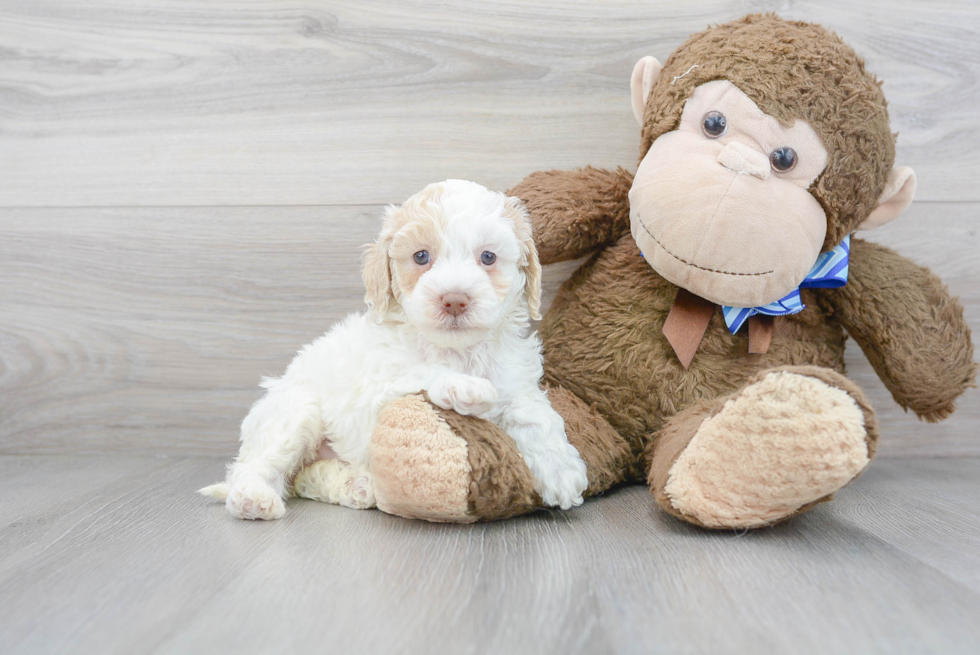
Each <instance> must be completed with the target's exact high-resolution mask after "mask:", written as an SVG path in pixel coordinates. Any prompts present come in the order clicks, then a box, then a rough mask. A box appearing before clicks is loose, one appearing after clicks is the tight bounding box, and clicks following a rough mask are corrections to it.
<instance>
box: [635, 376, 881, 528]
mask: <svg viewBox="0 0 980 655" xmlns="http://www.w3.org/2000/svg"><path fill="white" fill-rule="evenodd" d="M877 440H878V427H877V422H876V420H875V415H874V412H873V410H872V409H871V405H870V404H869V403H868V400H867V399H866V398H865V396H864V393H863V392H862V391H861V390H860V389H859V388H858V387H857V386H856V385H855V384H854V383H853V382H851V381H850V380H848V379H847V378H845V377H844V376H842V375H840V374H839V373H836V372H835V371H832V370H830V369H825V368H820V367H815V366H790V367H784V368H778V369H772V370H769V371H764V372H762V373H760V374H759V375H757V376H756V377H755V378H754V379H753V380H751V381H750V382H749V383H747V384H746V385H745V386H744V387H743V388H742V389H740V390H739V391H737V392H735V393H733V394H731V395H729V396H726V397H723V398H718V399H715V400H714V401H711V402H706V403H702V404H700V405H698V406H695V407H689V408H687V409H686V410H684V411H682V412H680V413H678V414H677V415H676V416H674V417H672V418H671V419H670V420H669V421H668V422H667V424H666V425H665V426H664V427H663V428H662V429H661V430H660V431H659V433H658V434H657V436H656V439H655V440H654V443H653V457H652V462H651V466H650V474H649V479H648V481H649V483H650V487H651V491H652V492H653V495H654V497H655V498H656V499H657V502H658V503H659V504H660V506H661V507H663V508H664V509H665V510H666V511H667V512H669V513H670V514H673V515H674V516H676V517H678V518H681V519H683V520H685V521H688V522H690V523H695V524H697V525H701V526H704V527H708V528H758V527H763V526H767V525H771V524H773V523H777V522H779V521H782V520H784V519H787V518H789V517H791V516H793V515H795V514H799V513H801V512H804V511H806V510H808V509H810V508H811V507H813V506H814V505H816V504H818V503H821V502H824V501H827V500H830V499H831V497H832V496H833V493H834V492H835V491H837V490H838V489H840V488H841V487H843V486H845V485H846V484H848V483H849V482H851V481H852V480H854V479H855V478H857V477H858V476H859V475H860V474H861V473H862V472H863V471H864V469H865V468H866V467H867V465H868V463H869V461H870V460H871V458H872V457H874V451H875V446H876V443H877Z"/></svg>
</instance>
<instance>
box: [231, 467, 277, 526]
mask: <svg viewBox="0 0 980 655" xmlns="http://www.w3.org/2000/svg"><path fill="white" fill-rule="evenodd" d="M225 507H227V508H228V511H229V512H230V513H231V515H232V516H234V517H236V518H240V519H249V520H263V521H271V520H273V519H280V518H282V517H283V515H284V514H285V513H286V504H285V503H283V502H282V498H280V497H279V494H278V493H276V490H275V489H273V488H272V485H270V484H269V483H268V482H266V481H265V480H263V479H262V478H261V477H259V476H257V475H250V476H247V477H242V478H239V479H238V480H236V481H235V482H234V483H233V484H232V485H231V489H230V490H229V492H228V499H227V500H226V501H225Z"/></svg>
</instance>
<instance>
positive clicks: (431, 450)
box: [371, 395, 477, 523]
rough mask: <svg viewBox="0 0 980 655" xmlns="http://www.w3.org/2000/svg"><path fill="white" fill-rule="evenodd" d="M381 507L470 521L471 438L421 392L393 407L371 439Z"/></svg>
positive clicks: (430, 518) (419, 515) (376, 492)
mask: <svg viewBox="0 0 980 655" xmlns="http://www.w3.org/2000/svg"><path fill="white" fill-rule="evenodd" d="M371 473H372V474H373V476H374V495H375V500H376V502H377V506H378V509H380V510H382V511H384V512H387V513H388V514H395V515H397V516H403V517H405V518H421V519H426V520H428V521H446V522H454V523H469V522H472V521H476V520H477V518H476V517H475V516H470V515H469V514H468V512H467V510H468V499H469V490H470V489H469V487H470V473H471V468H470V463H469V459H468V455H467V448H466V441H464V440H463V439H462V438H461V437H458V436H456V435H455V434H453V431H452V429H451V428H450V427H449V425H448V424H447V423H446V422H445V421H444V420H442V418H441V417H440V416H439V415H438V414H437V413H436V411H435V409H434V408H433V407H432V406H431V405H430V404H429V403H428V402H426V400H425V399H424V398H423V397H422V396H420V395H416V396H407V397H405V398H402V399H400V400H397V401H395V402H393V403H391V404H390V405H388V406H387V407H386V408H385V409H384V410H382V412H381V414H380V416H379V417H378V426H377V427H376V428H375V431H374V435H373V439H372V441H371Z"/></svg>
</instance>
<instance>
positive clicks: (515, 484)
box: [432, 405, 541, 521]
mask: <svg viewBox="0 0 980 655" xmlns="http://www.w3.org/2000/svg"><path fill="white" fill-rule="evenodd" d="M432 407H433V409H434V410H435V411H436V412H438V414H439V416H440V418H442V420H444V421H445V422H446V423H448V424H449V427H451V428H452V429H453V432H455V433H456V434H458V435H460V436H462V437H463V438H464V439H465V440H466V449H467V454H468V456H469V460H470V468H471V470H472V474H471V477H470V493H469V499H468V504H469V508H468V511H467V513H468V514H469V515H470V516H475V517H477V518H479V519H480V520H481V521H489V520H494V519H506V518H510V517H511V516H517V515H519V514H527V513H528V512H530V511H533V510H535V509H538V508H539V507H541V498H540V497H539V496H538V494H536V493H535V492H534V477H533V476H532V475H531V472H530V471H529V470H528V468H527V466H525V464H524V460H523V459H521V454H520V451H518V450H517V444H515V443H514V440H513V439H511V438H510V437H508V436H507V434H506V433H505V432H503V431H502V430H501V429H500V428H498V427H497V426H496V425H494V424H493V423H490V422H489V421H483V420H480V419H475V418H472V417H469V416H460V415H459V414H457V413H456V412H453V411H449V410H445V409H440V408H438V407H435V406H434V405H433V406H432Z"/></svg>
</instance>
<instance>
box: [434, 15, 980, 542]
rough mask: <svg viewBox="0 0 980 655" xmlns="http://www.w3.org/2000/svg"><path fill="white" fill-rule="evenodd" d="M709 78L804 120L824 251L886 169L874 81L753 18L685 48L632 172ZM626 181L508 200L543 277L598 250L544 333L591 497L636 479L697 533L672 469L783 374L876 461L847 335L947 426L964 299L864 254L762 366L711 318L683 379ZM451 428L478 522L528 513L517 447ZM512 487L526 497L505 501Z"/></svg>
mask: <svg viewBox="0 0 980 655" xmlns="http://www.w3.org/2000/svg"><path fill="white" fill-rule="evenodd" d="M694 64H697V65H698V67H697V68H694V69H693V70H689V69H690V68H691V66H693V65H694ZM685 73H686V74H685ZM675 77H677V79H676V81H675V84H673V85H672V84H671V82H672V81H674V78H675ZM716 79H728V80H730V81H732V82H733V83H734V84H735V85H736V86H737V87H739V88H740V89H742V90H743V91H744V92H745V93H747V94H748V95H749V97H751V98H752V99H753V100H754V101H755V102H756V103H757V104H758V105H759V107H760V108H761V109H763V110H764V111H765V112H767V113H769V114H770V115H772V116H775V117H776V118H778V119H779V120H781V121H783V122H786V123H790V122H792V121H793V119H795V118H803V119H805V120H807V122H809V123H810V125H811V126H812V127H813V128H814V130H816V132H817V133H818V134H819V136H820V137H821V139H822V140H823V141H824V144H825V146H826V148H827V151H828V153H829V155H830V159H829V163H828V165H827V168H826V169H825V171H824V172H823V173H822V174H821V176H820V177H819V178H818V179H817V180H816V181H815V182H814V184H813V186H812V187H811V189H810V191H811V193H812V194H813V195H814V197H815V198H816V199H817V200H818V201H819V202H820V203H821V205H822V206H823V207H824V209H825V211H826V213H827V241H826V244H825V245H827V246H832V245H836V244H837V243H839V242H840V240H841V239H842V238H843V236H845V235H847V234H850V233H851V232H852V231H853V230H854V228H855V227H856V226H857V225H858V224H859V223H860V222H861V221H863V220H864V219H866V218H867V217H868V215H869V214H870V212H871V211H872V210H873V209H874V207H875V206H876V204H877V199H878V197H879V195H880V194H881V191H882V189H883V187H884V184H885V180H886V179H887V175H888V171H889V170H890V169H891V167H892V163H893V160H894V146H893V138H892V135H891V133H890V132H889V130H888V114H887V110H886V107H885V101H884V97H883V96H882V94H881V90H880V88H879V85H878V83H877V82H876V81H875V79H874V78H873V77H872V76H871V75H869V74H867V73H866V72H865V71H864V66H863V63H862V62H861V59H860V58H859V57H858V56H857V55H856V54H854V52H853V51H852V50H851V49H850V48H848V47H847V46H846V45H844V44H843V43H842V42H841V41H840V39H839V38H837V37H836V36H835V35H833V34H831V33H830V32H828V31H827V30H825V29H823V28H821V27H819V26H815V25H808V24H805V23H792V22H787V21H782V20H780V19H778V18H776V17H774V16H749V17H746V18H744V19H742V20H738V21H734V22H733V23H729V24H727V25H722V26H718V27H713V28H710V29H708V30H706V31H705V32H702V33H700V34H697V35H695V36H693V37H691V39H689V40H688V42H686V43H685V44H684V45H682V46H681V47H680V48H679V49H678V50H677V51H676V52H675V53H674V54H673V55H672V56H671V57H670V59H669V60H668V61H667V64H666V65H665V67H664V71H663V74H662V75H661V77H660V78H659V80H658V81H657V82H656V84H655V85H654V87H653V90H652V92H651V94H650V96H649V99H648V103H647V106H646V113H645V124H644V127H643V143H642V146H641V157H642V155H643V154H645V153H646V152H647V150H648V149H649V147H650V145H651V143H652V142H653V141H654V139H656V138H657V137H658V136H660V135H661V134H664V133H665V132H668V131H670V130H673V129H674V128H675V127H676V126H677V124H678V121H679V119H680V115H681V110H682V109H683V104H684V101H685V100H686V99H687V97H688V96H689V95H690V94H691V93H692V92H693V90H694V89H695V88H696V87H697V86H698V85H700V84H703V83H705V82H708V81H711V80H716ZM630 184H631V179H630V175H629V174H628V173H627V172H625V171H623V170H621V169H620V170H618V171H615V172H612V171H600V170H596V169H593V168H587V169H583V170H579V171H573V172H565V173H562V172H558V171H551V172H547V173H534V174H532V175H530V176H528V178H527V179H525V180H524V181H523V182H522V183H521V184H519V185H518V186H517V187H516V188H514V189H512V190H511V193H512V194H513V195H517V196H518V197H520V198H521V199H522V200H524V201H525V203H526V204H527V207H528V209H529V211H530V213H531V218H532V223H533V226H534V230H535V243H536V245H537V248H538V250H539V252H540V256H541V261H542V262H543V263H553V262H556V261H561V260H566V259H572V258H575V257H578V256H581V255H583V254H587V253H590V252H594V254H593V256H592V257H591V258H590V259H589V260H588V261H587V262H586V263H585V264H584V265H583V266H582V267H581V268H580V269H579V270H578V271H576V272H575V273H574V274H573V275H572V277H571V278H570V279H569V280H568V281H567V282H566V283H565V284H564V285H563V286H562V288H561V290H560V291H559V293H558V295H557V297H556V298H555V300H554V302H553V304H552V306H551V309H550V310H549V312H548V313H547V315H546V316H545V317H544V320H543V321H542V323H541V327H540V332H541V336H542V338H543V341H544V350H545V380H546V383H547V384H548V385H549V386H551V387H552V388H553V391H552V392H551V399H552V402H553V404H554V406H555V408H556V409H557V411H558V412H559V413H561V414H562V415H563V417H564V418H565V421H566V430H567V432H568V436H569V440H570V441H571V442H572V443H573V444H574V445H575V446H576V447H577V448H578V450H579V452H580V453H581V455H582V456H583V459H584V460H585V462H586V465H587V467H588V471H589V483H590V486H589V492H588V493H590V494H594V493H599V492H601V491H604V490H605V489H607V488H609V487H610V486H611V485H614V484H617V483H619V482H623V481H638V482H639V481H647V482H648V483H649V484H650V485H651V487H652V491H653V493H654V495H655V496H656V498H657V500H658V502H659V503H660V504H661V505H662V506H663V507H664V509H665V510H667V511H668V512H670V513H672V514H674V515H675V516H678V517H679V518H682V519H684V520H688V521H692V522H695V523H697V521H696V520H695V519H693V518H692V517H689V516H685V515H683V514H682V513H681V512H679V511H677V510H676V508H674V507H673V506H671V504H670V502H669V499H668V498H667V497H666V496H665V495H664V494H663V488H664V485H665V484H666V482H667V474H668V472H669V471H670V468H671V465H672V464H673V463H674V462H675V461H676V460H677V459H678V457H679V456H680V455H681V453H682V452H683V451H684V448H685V446H686V445H687V444H688V443H689V442H690V441H691V438H692V437H693V435H694V434H696V433H697V431H698V427H699V426H700V425H701V423H702V422H703V421H704V419H705V418H706V417H708V416H711V415H712V414H713V413H715V412H717V411H719V410H720V408H721V407H722V406H723V405H724V403H725V401H726V400H727V399H728V398H731V397H734V395H736V394H738V393H739V392H740V391H741V390H742V389H745V388H746V386H747V385H749V384H752V383H753V382H754V381H756V380H760V379H762V377H763V376H765V375H766V374H768V373H770V372H773V371H780V370H789V371H793V372H795V373H799V374H801V375H806V376H810V377H815V378H817V379H819V380H821V381H823V382H825V383H826V384H828V385H831V386H835V387H837V388H839V389H843V390H844V391H846V392H847V393H848V394H849V395H850V396H851V397H852V398H854V400H855V401H856V403H857V404H858V406H859V407H860V409H861V410H862V412H863V415H864V425H865V429H866V431H867V437H866V438H867V445H868V456H869V458H870V457H873V456H874V452H875V448H876V443H877V439H878V428H877V422H876V420H875V416H874V412H873V411H872V409H871V406H870V405H869V404H868V402H867V399H866V398H865V397H864V395H863V394H862V393H861V391H860V389H858V387H857V386H856V385H854V384H853V383H852V382H850V381H848V380H846V379H845V378H844V377H843V375H842V374H843V372H844V341H845V338H846V337H845V329H846V330H847V332H848V333H850V334H851V335H853V336H854V338H855V340H856V341H857V343H858V344H859V345H860V346H861V348H862V349H863V350H864V352H865V354H866V355H867V356H868V358H869V360H871V362H872V364H873V365H874V367H875V370H876V371H877V372H878V374H879V375H880V376H881V378H882V380H884V382H885V384H886V385H887V386H888V388H889V389H890V390H891V392H892V394H893V395H894V397H895V400H896V401H897V402H898V403H899V404H901V405H902V406H903V407H906V408H909V409H911V410H913V411H914V412H916V413H917V414H918V415H919V416H920V417H922V418H924V419H926V420H930V421H932V420H939V419H942V418H944V417H945V416H947V415H948V414H949V413H950V412H952V411H953V406H954V401H955V399H956V398H957V397H958V396H959V395H960V394H961V393H962V392H963V390H964V389H965V388H966V387H968V386H970V385H972V384H973V380H974V377H975V375H976V368H977V367H976V364H974V362H973V361H972V360H973V346H972V343H971V341H970V330H969V328H968V327H967V325H966V322H965V321H964V319H963V311H962V307H961V305H960V304H959V302H958V301H957V300H956V299H954V298H951V297H950V296H949V294H948V291H947V290H946V288H945V287H944V286H943V284H942V282H941V281H940V280H939V279H938V278H937V277H935V276H934V275H932V274H931V273H929V271H928V270H926V269H924V268H922V267H919V266H916V265H915V264H913V263H911V262H909V261H908V260H906V259H904V258H903V257H901V256H900V255H898V254H896V253H894V252H892V251H890V250H888V249H887V248H882V247H880V246H876V245H874V244H870V243H866V242H863V241H861V240H859V239H853V240H852V242H851V263H850V277H849V282H848V284H847V285H846V286H845V287H843V288H840V289H807V290H803V292H802V299H803V302H804V303H805V304H806V306H807V309H806V310H805V311H803V312H800V313H799V314H795V315H791V316H784V317H778V318H776V319H775V320H774V322H773V334H772V341H771V344H770V346H769V349H768V352H766V353H765V354H749V345H748V335H747V333H748V330H744V329H743V330H741V331H740V332H739V333H738V334H736V335H734V336H733V335H732V334H730V332H729V331H728V328H727V327H726V325H725V323H724V319H723V317H722V315H721V312H715V313H714V315H713V316H712V318H711V321H710V323H709V324H708V328H707V331H706V332H705V335H704V338H703V340H702V341H701V344H700V346H699V348H698V351H697V354H696V356H695V357H694V360H693V362H692V363H691V365H690V368H688V369H686V370H685V368H684V367H683V366H682V365H681V363H680V361H679V360H678V358H677V357H676V356H675V354H674V352H673V350H672V348H671V346H670V344H669V343H668V342H667V339H666V338H665V337H664V335H663V332H662V330H663V325H664V321H665V319H666V317H667V314H668V312H669V310H670V308H671V305H672V304H673V302H674V298H675V297H676V295H677V293H678V287H676V286H674V285H673V284H671V283H670V282H668V281H667V280H665V279H664V278H663V277H662V276H660V275H659V274H658V273H656V272H655V271H654V270H653V269H652V268H651V266H650V265H648V264H647V262H646V261H644V259H643V258H642V257H641V255H640V252H639V249H638V248H637V246H636V243H635V242H634V241H633V238H632V236H630V234H629V202H628V195H627V193H628V190H629V187H630ZM449 415H450V413H446V414H445V420H446V421H447V422H451V425H452V426H453V428H454V430H455V431H456V433H457V434H460V435H462V436H464V438H466V439H467V441H468V443H469V444H470V446H469V447H470V448H471V449H474V448H475V446H474V445H473V444H475V443H477V442H479V443H481V444H484V445H480V446H479V448H485V449H487V451H488V452H490V451H492V453H493V456H492V457H491V456H487V457H483V456H482V455H479V456H474V455H471V456H470V461H471V464H472V467H473V470H474V473H473V476H474V480H475V481H482V480H490V481H492V482H491V483H489V484H483V483H481V482H475V486H472V487H471V489H472V490H473V495H471V496H470V498H471V505H472V507H473V510H472V511H473V512H474V513H478V514H479V515H480V516H481V517H485V518H491V517H495V516H508V515H513V514H515V513H518V512H520V511H524V510H529V509H531V508H532V506H533V504H534V502H536V501H532V500H530V499H529V497H528V495H527V492H526V486H525V485H526V482H525V481H524V480H525V479H526V475H527V473H526V467H524V465H523V462H521V461H520V460H519V457H518V456H517V452H516V449H514V448H505V447H502V446H501V447H491V446H490V445H489V442H491V441H493V440H494V439H501V440H506V435H503V433H499V430H498V431H496V432H493V431H487V430H486V429H484V428H478V427H477V426H476V424H477V423H478V422H477V421H474V420H468V421H467V422H465V423H464V422H460V421H457V420H455V419H451V418H450V416H449ZM498 433H499V434H498ZM488 469H490V470H488ZM515 488H521V489H524V491H521V492H520V493H517V494H516V495H515V494H514V493H513V491H510V490H512V489H515ZM828 498H829V496H827V497H826V498H821V499H819V500H817V501H816V502H814V503H810V504H808V505H806V506H804V507H801V508H798V509H797V510H796V513H799V512H801V511H805V510H806V509H808V508H809V507H812V506H813V505H815V504H816V503H818V502H823V501H825V500H827V499H828ZM507 503H513V505H511V506H507ZM511 510H514V511H511ZM784 518H785V517H784Z"/></svg>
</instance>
